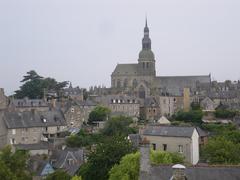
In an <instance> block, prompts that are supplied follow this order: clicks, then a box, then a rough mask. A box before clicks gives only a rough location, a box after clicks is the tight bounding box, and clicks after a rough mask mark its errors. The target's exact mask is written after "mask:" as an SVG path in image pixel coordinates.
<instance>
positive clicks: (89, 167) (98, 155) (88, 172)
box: [79, 136, 134, 180]
mask: <svg viewBox="0 0 240 180" xmlns="http://www.w3.org/2000/svg"><path fill="white" fill-rule="evenodd" d="M133 151H134V148H133V146H132V144H131V143H130V142H129V141H128V140H127V139H126V138H124V137H120V136H115V137H111V138H110V137H106V140H105V141H104V142H103V143H99V144H97V145H96V148H95V150H94V151H92V152H91V153H90V154H89V156H88V161H87V163H85V164H84V165H83V166H81V168H80V172H79V175H81V176H82V178H83V179H84V180H92V179H98V180H105V179H108V172H109V170H110V169H111V168H112V167H113V166H114V165H115V164H118V163H119V162H120V160H121V158H122V157H123V156H125V155H126V154H129V153H132V152H133Z"/></svg>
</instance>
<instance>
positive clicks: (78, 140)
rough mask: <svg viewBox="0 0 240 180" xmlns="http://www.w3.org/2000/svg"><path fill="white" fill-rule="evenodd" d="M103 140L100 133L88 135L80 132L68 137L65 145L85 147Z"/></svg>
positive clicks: (82, 131)
mask: <svg viewBox="0 0 240 180" xmlns="http://www.w3.org/2000/svg"><path fill="white" fill-rule="evenodd" d="M103 139H104V136H103V135H102V134H100V133H94V134H89V133H87V132H85V131H84V130H80V132H79V133H78V134H76V135H71V136H70V137H68V138H67V140H66V143H67V146H68V147H86V146H91V145H93V144H97V143H99V142H102V141H103Z"/></svg>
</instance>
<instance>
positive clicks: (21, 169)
mask: <svg viewBox="0 0 240 180" xmlns="http://www.w3.org/2000/svg"><path fill="white" fill-rule="evenodd" d="M28 156H29V155H28V153H27V152H26V151H22V150H16V152H15V153H12V152H11V147H10V146H6V147H5V148H3V149H2V150H1V152H0V169H1V170H0V177H6V178H1V179H8V178H10V179H18V180H28V179H29V180H30V179H31V176H30V174H29V172H28V171H27V159H28Z"/></svg>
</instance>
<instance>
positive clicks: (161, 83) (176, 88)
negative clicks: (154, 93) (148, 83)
mask: <svg viewBox="0 0 240 180" xmlns="http://www.w3.org/2000/svg"><path fill="white" fill-rule="evenodd" d="M210 82H211V77H210V76H209V75H203V76H159V77H156V78H155V82H154V83H155V86H156V87H160V88H161V89H165V90H166V91H167V92H168V93H170V94H171V95H176V96H181V95H182V94H183V88H190V89H192V88H196V86H197V83H209V84H210Z"/></svg>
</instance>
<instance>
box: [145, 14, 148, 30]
mask: <svg viewBox="0 0 240 180" xmlns="http://www.w3.org/2000/svg"><path fill="white" fill-rule="evenodd" d="M147 26H148V25H147V16H146V23H145V27H147Z"/></svg>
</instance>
